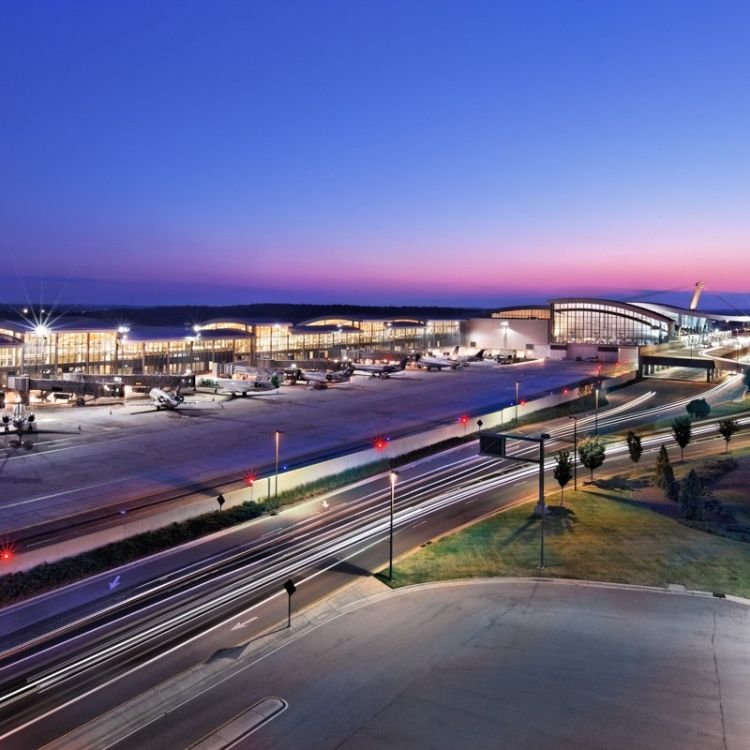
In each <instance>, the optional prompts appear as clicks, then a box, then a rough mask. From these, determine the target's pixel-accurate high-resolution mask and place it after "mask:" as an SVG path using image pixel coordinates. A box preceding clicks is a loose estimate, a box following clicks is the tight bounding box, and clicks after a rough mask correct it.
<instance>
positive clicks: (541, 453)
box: [537, 432, 550, 570]
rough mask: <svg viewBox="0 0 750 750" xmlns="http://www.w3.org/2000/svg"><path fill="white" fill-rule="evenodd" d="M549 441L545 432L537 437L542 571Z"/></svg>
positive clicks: (540, 568)
mask: <svg viewBox="0 0 750 750" xmlns="http://www.w3.org/2000/svg"><path fill="white" fill-rule="evenodd" d="M549 439H550V436H549V434H548V433H546V432H543V433H542V434H541V435H540V436H539V505H538V506H537V507H538V508H539V511H540V519H539V520H540V523H539V570H544V516H545V515H546V514H547V508H546V506H545V505H544V441H545V440H549Z"/></svg>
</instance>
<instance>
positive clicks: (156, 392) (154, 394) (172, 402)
mask: <svg viewBox="0 0 750 750" xmlns="http://www.w3.org/2000/svg"><path fill="white" fill-rule="evenodd" d="M148 397H149V398H150V399H151V401H153V403H154V406H155V407H156V410H157V411H159V410H161V409H177V408H179V407H180V406H181V405H182V403H183V402H184V401H185V397H184V396H183V395H182V393H181V391H180V389H179V388H176V389H175V390H174V391H164V390H162V389H161V388H152V389H151V391H150V392H149V394H148Z"/></svg>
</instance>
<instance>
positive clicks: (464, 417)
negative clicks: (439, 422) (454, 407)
mask: <svg viewBox="0 0 750 750" xmlns="http://www.w3.org/2000/svg"><path fill="white" fill-rule="evenodd" d="M458 421H459V422H460V423H461V424H464V425H466V424H469V417H468V416H467V415H466V414H462V415H461V416H460V417H459V418H458Z"/></svg>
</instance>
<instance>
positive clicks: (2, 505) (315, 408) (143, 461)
mask: <svg viewBox="0 0 750 750" xmlns="http://www.w3.org/2000/svg"><path fill="white" fill-rule="evenodd" d="M595 373H596V367H595V366H594V365H592V364H587V363H580V362H565V363H548V362H530V363H527V364H522V365H520V366H518V367H512V368H503V367H501V366H500V365H494V366H493V365H488V366H484V365H471V366H470V367H467V368H465V369H464V370H460V371H452V370H451V371H449V372H441V373H426V372H422V371H416V370H410V371H407V372H405V373H403V374H399V375H398V376H396V377H392V378H390V379H388V380H380V379H379V378H358V379H357V380H356V381H352V382H351V383H350V384H346V385H343V386H340V387H337V388H335V389H330V390H324V391H311V390H308V389H307V388H305V387H303V386H291V387H284V388H282V389H280V390H279V391H278V392H274V393H270V394H268V395H265V394H264V395H263V396H260V397H256V398H250V399H243V398H236V399H232V400H227V399H225V398H224V397H216V398H217V400H216V401H213V400H212V399H213V398H214V397H213V396H210V395H205V394H201V395H200V397H196V400H198V401H200V404H198V405H196V406H195V407H186V408H184V409H181V410H177V411H169V412H167V411H160V412H157V411H155V410H154V409H153V408H152V407H151V406H149V405H148V404H141V405H135V404H128V405H126V406H121V405H117V406H115V405H113V406H91V407H83V408H79V409H77V408H74V407H67V406H56V407H40V408H38V409H37V410H36V417H37V420H36V424H37V426H38V430H39V431H38V432H34V433H32V434H31V435H29V434H26V433H25V434H24V435H23V439H22V441H19V440H18V437H17V436H16V435H5V434H2V433H0V482H1V483H2V502H0V529H2V533H3V541H5V542H16V543H17V544H27V543H28V544H38V543H44V544H46V543H48V541H49V538H48V537H47V538H43V539H32V537H34V536H39V535H43V534H45V533H46V532H48V531H50V530H51V531H53V532H55V533H60V534H65V533H66V529H67V528H68V527H70V526H71V525H72V524H73V523H74V522H75V523H82V522H83V523H88V522H90V521H91V520H92V519H96V520H97V522H98V523H101V524H104V525H115V526H119V525H121V524H122V520H123V517H124V515H125V514H127V516H128V520H129V521H132V520H133V519H134V518H135V517H136V512H137V511H138V510H139V509H141V508H143V512H144V513H148V512H150V509H151V508H153V507H154V506H156V505H158V504H160V503H164V504H166V503H168V502H172V503H173V504H174V505H178V506H180V507H184V505H185V504H199V503H205V502H206V501H207V500H210V501H211V502H213V500H214V499H215V497H216V487H217V486H219V485H225V484H228V483H231V482H236V483H237V486H238V487H239V486H243V485H242V480H243V474H244V472H245V471H248V470H251V469H255V470H257V471H259V472H261V473H262V474H263V475H264V476H268V475H269V474H270V473H272V470H273V463H274V441H273V437H274V433H275V431H276V430H281V431H283V432H284V438H283V442H282V445H281V461H282V466H284V465H286V466H288V467H290V468H294V467H298V466H302V465H306V464H308V463H312V462H315V461H316V460H320V458H321V457H323V456H326V457H332V456H334V455H338V454H339V453H340V452H342V449H345V450H346V451H351V450H354V449H357V448H361V449H366V448H368V447H371V445H372V441H373V439H374V438H375V437H376V436H377V435H389V436H390V435H401V434H411V433H413V432H418V431H422V430H424V429H428V428H430V427H435V426H438V425H445V424H455V422H456V420H457V419H458V417H459V415H461V414H468V415H471V414H474V413H485V412H486V411H487V410H492V409H494V408H497V407H498V406H507V405H508V404H510V403H511V402H512V401H513V399H514V383H515V382H516V381H520V382H521V384H522V387H521V394H522V398H526V399H529V398H532V396H533V395H534V394H546V393H548V392H550V391H555V390H557V391H559V390H562V389H563V388H564V387H566V386H568V385H569V384H571V383H574V382H578V381H580V380H582V379H586V378H589V379H590V378H591V377H592V376H593V375H595ZM266 484H267V483H266V482H264V483H263V485H264V488H265V487H266ZM258 489H259V491H260V487H259V488H258ZM73 519H74V520H73ZM79 528H80V527H79Z"/></svg>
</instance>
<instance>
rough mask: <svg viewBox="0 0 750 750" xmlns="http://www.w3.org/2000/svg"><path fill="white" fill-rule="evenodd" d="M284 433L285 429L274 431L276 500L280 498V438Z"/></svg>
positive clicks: (274, 492)
mask: <svg viewBox="0 0 750 750" xmlns="http://www.w3.org/2000/svg"><path fill="white" fill-rule="evenodd" d="M283 434H284V430H274V431H273V436H274V446H275V448H276V478H275V480H274V489H273V497H274V500H276V499H278V497H279V440H280V439H281V436H282V435H283Z"/></svg>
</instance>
